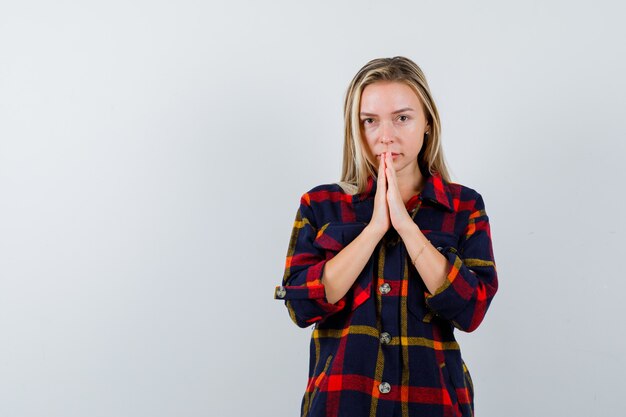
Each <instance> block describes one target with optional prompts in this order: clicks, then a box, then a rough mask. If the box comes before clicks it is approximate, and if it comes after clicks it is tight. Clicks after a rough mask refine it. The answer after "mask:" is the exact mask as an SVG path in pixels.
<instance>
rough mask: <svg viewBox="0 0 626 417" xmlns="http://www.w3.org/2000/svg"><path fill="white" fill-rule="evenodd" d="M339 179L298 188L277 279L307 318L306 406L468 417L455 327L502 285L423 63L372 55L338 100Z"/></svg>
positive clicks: (470, 324) (465, 324)
mask: <svg viewBox="0 0 626 417" xmlns="http://www.w3.org/2000/svg"><path fill="white" fill-rule="evenodd" d="M344 115H345V142H344V158H343V172H342V178H341V181H340V182H339V183H333V184H324V185H319V186H317V187H314V188H312V189H311V190H309V191H308V192H306V193H304V194H303V195H302V197H301V198H300V207H299V208H298V211H297V213H296V219H295V224H294V227H293V231H292V234H291V240H290V242H289V249H288V252H287V259H286V265H285V274H284V277H283V280H282V285H280V286H278V287H276V290H275V295H274V297H275V298H276V299H281V300H285V304H286V306H287V308H288V311H289V315H290V316H291V318H292V320H293V321H294V322H295V323H296V324H297V325H298V326H300V327H307V326H309V325H312V324H314V325H315V328H314V330H313V333H312V336H311V347H310V367H309V379H308V383H307V385H306V391H305V393H304V397H303V399H302V405H301V415H302V416H311V417H318V416H349V417H361V416H364V417H365V416H367V417H370V416H386V417H387V416H405V417H406V416H410V417H412V416H415V417H417V416H420V417H424V416H446V417H450V416H472V415H473V414H474V401H473V400H474V390H473V385H472V380H471V377H470V373H469V371H468V369H467V367H466V365H465V362H464V361H463V359H462V358H461V352H460V349H459V345H458V343H457V342H456V340H455V338H454V328H457V329H459V330H462V331H465V332H471V331H473V330H474V329H476V328H477V327H478V325H479V324H480V323H481V321H482V320H483V318H484V316H485V313H486V312H487V309H488V307H489V304H490V303H491V300H492V298H493V296H494V294H495V293H496V290H497V287H498V284H497V276H496V266H495V262H494V256H493V251H492V244H491V233H490V228H489V220H488V217H487V214H486V212H485V205H484V202H483V199H482V197H481V195H480V194H479V193H478V192H477V191H475V190H473V189H471V188H469V187H466V186H463V185H460V184H456V183H452V182H451V181H450V178H449V176H448V170H447V168H446V165H445V162H444V157H443V152H442V149H441V139H440V121H439V114H438V112H437V108H436V106H435V103H434V101H433V98H432V95H431V93H430V90H429V87H428V84H427V82H426V79H425V77H424V74H423V73H422V71H421V69H420V68H419V67H418V66H417V65H416V64H415V63H414V62H412V61H411V60H409V59H407V58H404V57H394V58H386V59H374V60H372V61H370V62H369V63H367V64H366V65H365V66H364V67H363V68H361V70H360V71H359V72H358V73H357V74H356V76H355V77H354V79H353V80H352V82H351V84H350V86H349V88H348V91H347V94H346V98H345V107H344Z"/></svg>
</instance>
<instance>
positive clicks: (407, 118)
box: [359, 81, 429, 175]
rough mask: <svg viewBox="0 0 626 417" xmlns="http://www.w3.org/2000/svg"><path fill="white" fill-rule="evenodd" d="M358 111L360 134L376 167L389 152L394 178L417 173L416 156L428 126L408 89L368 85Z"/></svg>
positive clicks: (397, 85) (389, 84) (399, 85)
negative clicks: (391, 157) (394, 173)
mask: <svg viewBox="0 0 626 417" xmlns="http://www.w3.org/2000/svg"><path fill="white" fill-rule="evenodd" d="M359 111H360V120H361V134H362V135H363V138H364V140H365V141H366V142H367V146H368V149H369V151H370V152H371V154H372V156H375V157H376V164H377V165H376V166H378V162H380V157H381V154H382V153H383V152H392V153H393V154H394V156H393V166H394V168H395V170H396V173H397V174H398V175H402V174H404V175H415V173H418V172H419V168H418V165H417V155H418V154H419V152H420V150H421V149H422V144H423V143H424V133H425V132H426V131H427V130H428V128H429V126H428V122H427V121H426V115H425V114H424V109H423V107H422V103H421V101H420V99H419V98H418V97H417V95H416V94H415V93H414V92H413V90H412V89H411V87H409V86H408V85H406V84H404V83H400V82H389V81H379V82H376V83H374V84H370V85H368V86H367V87H365V89H364V90H363V93H362V94H361V108H360V110H359Z"/></svg>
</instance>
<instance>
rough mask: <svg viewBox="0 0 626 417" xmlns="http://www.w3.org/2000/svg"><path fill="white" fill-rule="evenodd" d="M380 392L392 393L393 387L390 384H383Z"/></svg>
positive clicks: (379, 388)
mask: <svg viewBox="0 0 626 417" xmlns="http://www.w3.org/2000/svg"><path fill="white" fill-rule="evenodd" d="M378 391H380V393H381V394H387V393H388V392H389V391H391V385H389V382H383V383H381V384H380V385H379V386H378Z"/></svg>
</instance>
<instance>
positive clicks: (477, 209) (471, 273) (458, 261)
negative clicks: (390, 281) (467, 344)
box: [425, 193, 498, 332]
mask: <svg viewBox="0 0 626 417" xmlns="http://www.w3.org/2000/svg"><path fill="white" fill-rule="evenodd" d="M459 245H460V246H459V247H458V248H456V247H453V246H446V247H444V248H441V250H440V252H441V254H442V255H444V256H445V257H446V258H447V260H448V263H449V265H448V269H447V273H446V278H445V281H444V283H443V284H442V285H441V286H440V287H439V288H438V289H437V290H436V291H435V292H434V293H433V294H426V297H425V298H426V304H427V305H428V307H429V308H430V309H431V310H432V311H433V312H434V313H436V314H437V315H438V316H440V317H442V318H444V319H447V320H450V322H451V323H452V324H453V325H454V326H455V327H456V328H458V329H460V330H462V331H466V332H471V331H474V330H475V329H476V328H477V327H478V326H479V325H480V323H481V322H482V320H483V318H484V317H485V314H486V313H487V309H488V308H489V305H490V304H491V301H492V299H493V296H494V295H495V293H496V291H497V289H498V278H497V272H496V265H495V259H494V256H493V248H492V242H491V230H490V226H489V218H488V216H487V213H486V211H485V205H484V202H483V199H482V196H481V195H480V194H478V193H476V196H475V205H474V209H473V210H472V211H471V213H470V215H469V219H468V222H467V227H466V229H465V233H464V236H463V238H462V239H461V242H460V244H459Z"/></svg>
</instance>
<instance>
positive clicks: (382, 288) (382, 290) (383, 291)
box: [378, 282, 391, 294]
mask: <svg viewBox="0 0 626 417" xmlns="http://www.w3.org/2000/svg"><path fill="white" fill-rule="evenodd" d="M378 290H379V291H380V293H381V294H387V293H388V292H389V291H391V285H389V284H388V283H386V282H385V283H384V284H383V285H381V286H380V287H378Z"/></svg>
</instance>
